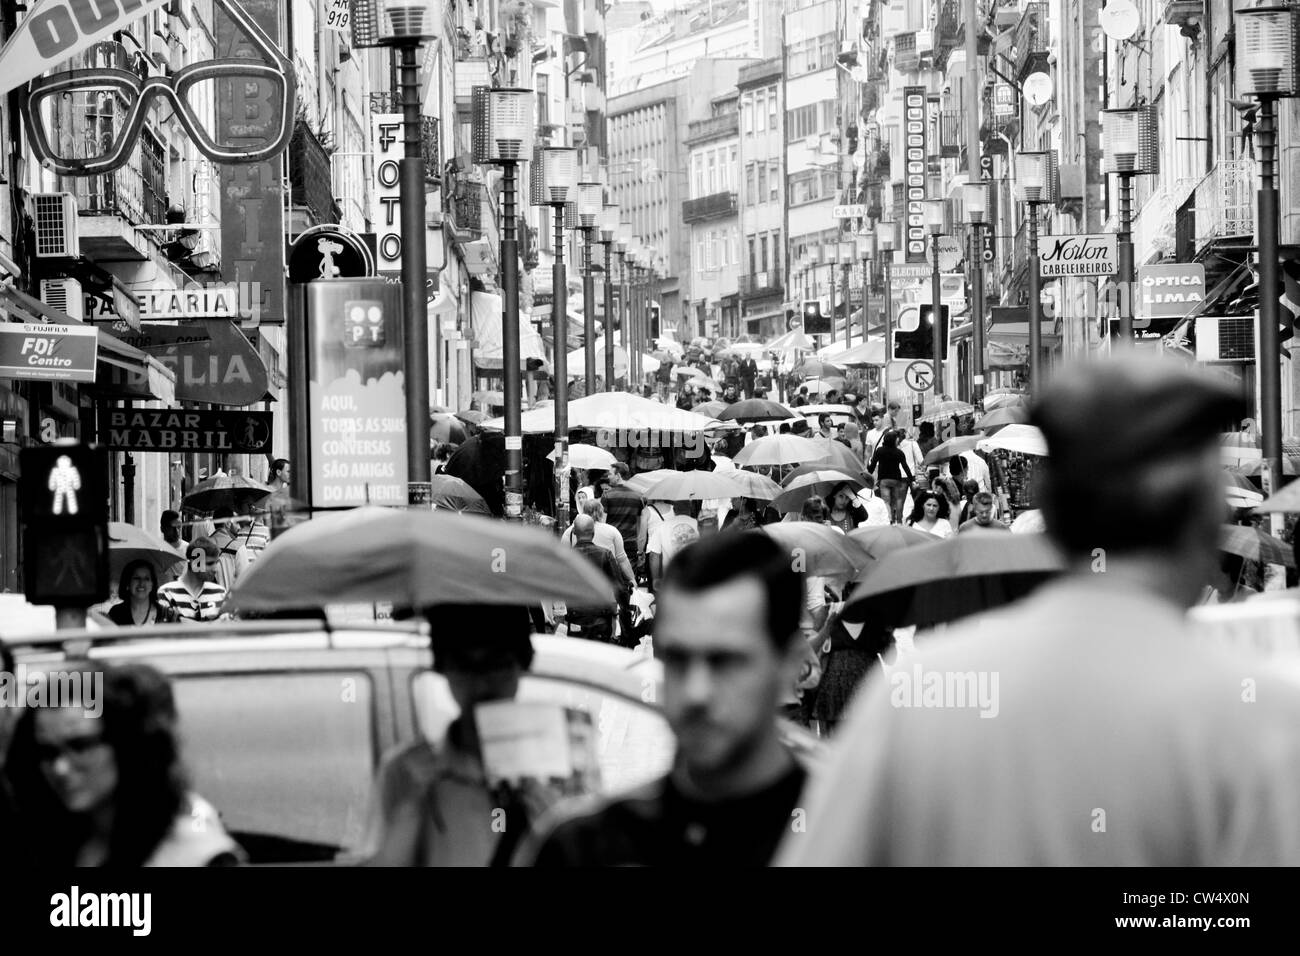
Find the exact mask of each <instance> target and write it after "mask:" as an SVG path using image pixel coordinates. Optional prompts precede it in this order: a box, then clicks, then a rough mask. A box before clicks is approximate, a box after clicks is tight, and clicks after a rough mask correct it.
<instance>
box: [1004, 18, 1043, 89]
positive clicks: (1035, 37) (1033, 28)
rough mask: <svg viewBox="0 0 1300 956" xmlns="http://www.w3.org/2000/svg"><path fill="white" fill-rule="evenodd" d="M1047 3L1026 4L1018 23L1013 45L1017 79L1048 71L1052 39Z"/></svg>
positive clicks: (1012, 51)
mask: <svg viewBox="0 0 1300 956" xmlns="http://www.w3.org/2000/svg"><path fill="white" fill-rule="evenodd" d="M1049 24H1050V19H1049V14H1048V11H1047V4H1046V3H1043V2H1037V3H1030V4H1026V5H1025V12H1024V14H1023V15H1022V16H1021V17H1020V22H1019V23H1018V24H1017V25H1016V32H1015V38H1014V40H1013V41H1012V46H1011V59H1012V62H1013V63H1015V66H1016V74H1015V76H1016V79H1017V80H1020V81H1023V80H1024V78H1025V77H1027V76H1028V75H1029V74H1030V73H1036V72H1047V69H1048V63H1047V54H1048V44H1049V41H1050V40H1051V32H1050V30H1049Z"/></svg>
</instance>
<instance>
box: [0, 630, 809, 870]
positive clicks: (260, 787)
mask: <svg viewBox="0 0 1300 956" xmlns="http://www.w3.org/2000/svg"><path fill="white" fill-rule="evenodd" d="M427 632H428V626H427V624H424V623H422V622H421V623H419V624H417V623H414V622H401V623H376V624H355V625H348V626H346V627H344V628H340V629H335V628H327V627H325V626H324V625H322V623H321V622H319V621H238V622H221V623H219V624H215V625H211V626H204V627H201V628H199V627H195V626H174V627H152V628H134V627H133V628H118V629H115V630H109V629H105V630H98V631H62V632H57V633H48V632H47V633H41V634H35V635H29V636H27V637H11V636H6V637H5V642H6V643H7V644H9V645H10V646H11V647H12V648H13V649H14V651H15V654H16V656H17V658H18V660H19V661H20V662H21V663H24V664H26V665H27V666H28V667H29V668H31V669H32V670H42V669H53V668H57V666H58V665H59V664H60V663H61V662H62V661H64V660H67V659H71V658H85V657H89V658H91V659H95V660H102V661H106V662H109V663H122V662H127V661H142V662H145V663H148V664H151V665H152V666H154V667H157V668H158V669H159V670H161V671H162V672H163V673H164V674H166V675H167V676H168V677H170V678H171V680H172V682H173V686H174V688H175V694H176V702H177V707H178V709H179V712H180V716H181V724H180V731H181V737H182V741H183V747H184V751H183V752H184V757H185V761H186V764H187V765H188V767H189V768H190V770H191V773H192V775H193V784H194V789H195V790H196V791H197V792H198V793H199V794H201V795H202V796H203V797H204V798H205V799H206V800H208V801H209V802H210V803H211V804H212V805H213V806H215V807H216V808H217V809H218V810H219V811H220V813H221V815H222V820H223V823H224V825H225V827H226V828H227V830H228V831H229V832H230V833H231V835H232V836H233V837H234V838H235V839H236V840H238V841H239V843H240V844H241V845H242V846H243V847H244V848H245V850H246V851H247V852H248V854H249V858H250V860H251V862H254V863H303V862H321V861H335V862H350V861H355V859H356V858H357V856H358V851H359V848H360V846H361V843H362V840H363V837H364V830H365V826H366V821H367V813H368V800H369V795H370V789H371V781H372V779H373V777H374V773H375V771H376V769H377V768H378V765H379V761H380V758H381V757H382V756H383V754H384V753H386V752H387V751H388V750H390V749H391V748H393V747H395V746H397V745H399V744H404V743H407V742H409V741H411V740H413V739H415V738H416V735H417V734H424V735H426V736H428V737H430V738H435V739H436V738H437V737H439V736H441V733H442V731H443V730H444V729H445V728H446V726H447V725H448V724H449V723H450V722H451V721H452V720H454V719H455V717H456V715H457V712H458V711H457V707H456V704H455V702H454V700H453V699H452V696H451V692H450V688H449V687H448V685H447V683H446V681H445V679H444V678H443V677H442V676H441V675H439V674H436V673H434V672H433V671H432V670H431V665H432V662H433V659H432V653H431V651H430V649H429V643H428V636H427ZM533 644H534V648H535V651H536V654H535V658H534V661H533V666H532V670H531V671H530V673H529V674H527V675H526V676H525V677H524V678H523V680H522V681H521V683H520V689H519V699H521V700H536V701H547V702H552V703H563V704H564V705H566V706H571V707H578V708H581V709H584V710H586V711H588V712H589V713H591V715H592V718H593V722H594V724H595V726H596V727H597V728H598V734H599V738H598V742H599V760H600V771H601V779H602V788H603V790H604V791H606V792H615V791H621V790H625V789H628V788H631V787H634V786H637V785H639V784H641V783H644V782H647V781H649V780H651V779H653V778H655V777H657V776H660V775H662V774H664V773H665V772H666V771H667V770H668V768H669V766H670V765H671V762H672V758H673V752H674V740H673V735H672V731H671V729H670V728H669V726H668V723H667V721H666V719H665V718H664V716H663V714H662V713H661V712H660V710H659V709H658V701H659V700H660V699H661V691H662V681H663V672H662V665H661V664H660V662H659V661H657V660H655V659H654V657H653V655H652V654H651V653H650V652H649V645H648V643H647V644H643V645H642V647H639V648H637V649H635V650H629V649H627V648H622V647H617V646H614V645H610V644H602V643H597V642H593V641H587V640H582V639H578V638H569V637H556V636H551V635H542V634H539V635H535V636H534V638H533ZM783 733H784V734H785V737H786V739H787V741H788V742H789V743H790V745H791V746H792V747H793V748H794V749H795V750H796V752H797V753H799V754H801V755H802V756H803V757H804V758H807V759H811V758H812V757H813V756H815V754H816V753H817V751H818V746H819V745H818V742H817V741H816V739H815V738H814V737H812V735H810V734H809V733H808V732H806V731H804V730H803V729H802V728H799V727H796V726H794V725H792V724H783Z"/></svg>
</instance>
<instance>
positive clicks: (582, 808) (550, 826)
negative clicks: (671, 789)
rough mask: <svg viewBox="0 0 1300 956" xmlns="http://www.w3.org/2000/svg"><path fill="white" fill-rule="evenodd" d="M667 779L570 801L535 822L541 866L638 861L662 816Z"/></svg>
mask: <svg viewBox="0 0 1300 956" xmlns="http://www.w3.org/2000/svg"><path fill="white" fill-rule="evenodd" d="M666 788H667V778H666V777H661V778H659V779H657V780H654V781H652V782H650V783H648V784H645V785H643V786H641V787H638V788H636V789H635V790H629V791H626V792H623V793H620V794H615V795H612V796H605V795H592V796H587V797H579V798H577V799H574V800H566V801H563V802H562V803H560V804H558V805H557V806H555V807H553V808H552V809H551V810H550V811H548V812H547V814H546V815H545V816H543V817H542V818H541V819H540V820H539V821H538V823H537V833H538V834H539V836H538V839H537V841H536V854H535V859H534V861H533V862H534V863H535V864H536V865H538V866H606V865H611V864H618V863H636V862H644V860H633V859H628V858H627V857H629V856H632V855H636V854H635V849H634V848H635V847H637V846H638V844H640V843H641V841H640V840H638V836H642V837H644V835H646V834H649V833H650V832H651V831H652V828H653V827H654V825H655V824H656V823H657V822H659V821H660V820H661V819H662V817H663V798H664V793H665V790H666Z"/></svg>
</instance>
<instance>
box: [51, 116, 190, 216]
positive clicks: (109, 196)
mask: <svg viewBox="0 0 1300 956" xmlns="http://www.w3.org/2000/svg"><path fill="white" fill-rule="evenodd" d="M69 181H70V182H71V183H72V191H73V193H74V194H75V195H76V197H77V208H78V209H79V210H80V212H81V213H82V215H87V216H121V217H122V218H123V219H125V220H126V221H127V222H128V223H130V224H131V225H133V226H142V225H158V224H162V223H165V222H167V167H166V164H165V162H164V160H163V154H162V146H161V145H159V144H157V143H156V141H155V140H154V138H153V137H152V136H151V135H145V136H142V137H140V142H139V145H137V146H136V148H135V150H134V151H132V153H131V159H130V160H129V161H128V162H127V164H126V165H125V166H122V167H120V168H118V169H115V170H114V171H113V172H111V173H104V174H102V175H100V176H77V177H73V178H71V179H70V180H69Z"/></svg>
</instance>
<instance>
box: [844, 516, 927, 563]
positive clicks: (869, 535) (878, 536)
mask: <svg viewBox="0 0 1300 956" xmlns="http://www.w3.org/2000/svg"><path fill="white" fill-rule="evenodd" d="M849 537H850V538H851V539H853V540H854V541H856V542H857V543H858V544H860V545H861V546H862V548H863V549H864V550H865V551H866V552H867V554H868V555H869V556H870V557H872V558H874V559H875V560H877V561H879V560H880V559H882V558H883V557H884V556H885V555H887V554H889V553H890V552H891V551H897V550H899V549H900V548H910V547H912V546H913V545H917V544H933V543H934V535H932V534H930V533H929V532H928V531H922V530H921V529H919V528H912V527H909V526H908V525H905V524H883V525H875V526H874V527H867V528H855V529H854V530H852V531H850V532H849Z"/></svg>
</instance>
